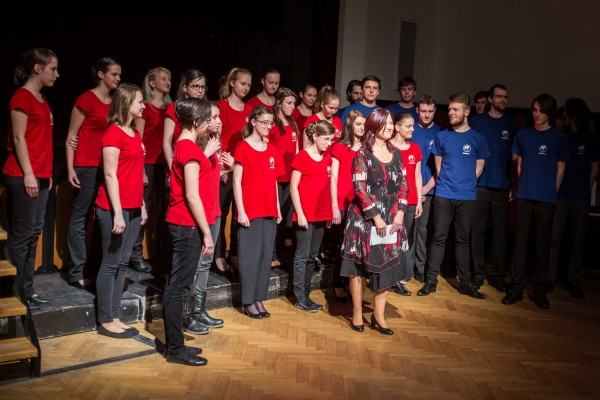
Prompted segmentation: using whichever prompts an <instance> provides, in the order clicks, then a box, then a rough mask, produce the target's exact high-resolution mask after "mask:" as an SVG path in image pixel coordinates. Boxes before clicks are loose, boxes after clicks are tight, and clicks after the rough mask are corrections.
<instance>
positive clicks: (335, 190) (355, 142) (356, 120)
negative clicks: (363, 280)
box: [331, 110, 366, 303]
mask: <svg viewBox="0 0 600 400" xmlns="http://www.w3.org/2000/svg"><path fill="white" fill-rule="evenodd" d="M365 121H366V118H365V115H364V114H363V113H362V112H360V111H358V110H353V111H350V113H349V114H348V117H347V118H346V122H345V124H344V129H343V130H342V136H341V137H340V140H339V141H338V142H337V143H335V144H334V145H333V150H332V151H331V209H332V211H333V224H334V229H332V232H331V236H332V241H334V243H335V250H336V251H335V268H334V269H333V287H334V290H335V299H336V300H337V301H338V302H341V303H345V302H346V301H347V299H346V292H349V291H350V290H349V288H348V279H347V278H342V277H341V276H340V270H341V268H342V258H341V255H340V249H341V246H342V241H343V240H344V228H345V227H346V216H347V214H348V208H349V207H350V203H351V202H352V200H353V199H354V183H353V182H352V161H353V160H354V156H355V155H356V152H357V151H358V150H359V149H360V148H361V146H362V145H363V142H364V139H365Z"/></svg>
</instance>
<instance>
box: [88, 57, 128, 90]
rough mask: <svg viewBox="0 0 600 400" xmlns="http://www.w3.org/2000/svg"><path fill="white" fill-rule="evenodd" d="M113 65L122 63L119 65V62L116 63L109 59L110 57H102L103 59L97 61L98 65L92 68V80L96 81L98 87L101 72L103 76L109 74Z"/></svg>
mask: <svg viewBox="0 0 600 400" xmlns="http://www.w3.org/2000/svg"><path fill="white" fill-rule="evenodd" d="M113 65H119V66H120V65H121V64H120V63H118V62H117V61H115V60H114V59H112V58H108V57H102V58H101V59H99V60H98V61H96V65H94V66H93V67H92V79H93V80H94V83H95V84H96V85H99V84H100V77H99V76H98V73H99V72H102V73H103V74H106V73H108V71H109V70H110V67H112V66H113Z"/></svg>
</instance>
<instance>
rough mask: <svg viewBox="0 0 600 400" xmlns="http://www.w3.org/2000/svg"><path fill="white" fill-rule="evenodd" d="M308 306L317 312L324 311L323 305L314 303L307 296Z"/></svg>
mask: <svg viewBox="0 0 600 400" xmlns="http://www.w3.org/2000/svg"><path fill="white" fill-rule="evenodd" d="M306 304H307V305H309V306H311V307H314V308H316V309H317V310H322V309H323V305H322V304H319V303H315V302H314V301H312V300H311V298H310V297H308V296H306Z"/></svg>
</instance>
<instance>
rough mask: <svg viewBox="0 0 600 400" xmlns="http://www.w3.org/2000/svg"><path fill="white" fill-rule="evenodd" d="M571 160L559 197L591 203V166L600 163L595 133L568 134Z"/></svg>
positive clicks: (599, 146) (599, 147)
mask: <svg viewBox="0 0 600 400" xmlns="http://www.w3.org/2000/svg"><path fill="white" fill-rule="evenodd" d="M566 135H567V143H568V145H569V154H570V155H571V158H569V160H568V161H567V162H566V165H565V176H564V178H563V180H562V183H561V185H560V189H559V190H558V197H560V198H562V199H567V200H576V201H585V202H587V203H589V202H590V201H591V194H592V191H591V188H590V176H591V175H592V168H591V164H592V163H593V162H597V161H600V142H599V141H598V136H596V134H595V133H593V132H589V131H588V132H587V133H585V134H584V135H580V134H578V133H577V132H567V133H566Z"/></svg>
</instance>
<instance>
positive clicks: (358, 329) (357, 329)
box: [350, 318, 365, 332]
mask: <svg viewBox="0 0 600 400" xmlns="http://www.w3.org/2000/svg"><path fill="white" fill-rule="evenodd" d="M350 328H352V330H353V331H355V332H364V330H365V324H362V325H354V321H353V320H352V318H350Z"/></svg>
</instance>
